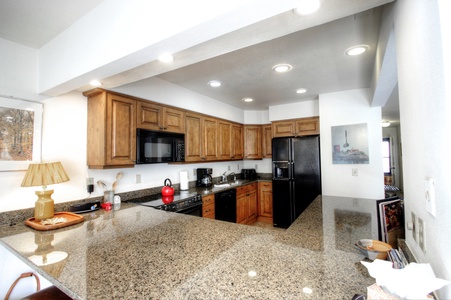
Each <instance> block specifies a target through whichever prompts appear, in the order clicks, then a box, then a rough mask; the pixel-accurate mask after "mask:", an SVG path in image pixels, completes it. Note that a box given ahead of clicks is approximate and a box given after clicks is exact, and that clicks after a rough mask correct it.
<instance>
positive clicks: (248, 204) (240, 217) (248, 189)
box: [236, 182, 258, 225]
mask: <svg viewBox="0 0 451 300" xmlns="http://www.w3.org/2000/svg"><path fill="white" fill-rule="evenodd" d="M257 189H258V185H257V183H256V182H254V183H251V184H247V185H244V186H240V187H238V188H237V189H236V222H237V223H239V224H247V225H252V224H254V223H255V222H256V221H257V213H258V212H257V206H258V205H257Z"/></svg>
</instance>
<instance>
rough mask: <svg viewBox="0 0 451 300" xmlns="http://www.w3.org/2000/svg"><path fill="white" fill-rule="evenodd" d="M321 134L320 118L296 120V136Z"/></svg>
mask: <svg viewBox="0 0 451 300" xmlns="http://www.w3.org/2000/svg"><path fill="white" fill-rule="evenodd" d="M315 134H319V118H318V117H312V118H302V119H298V120H296V136H304V135H315Z"/></svg>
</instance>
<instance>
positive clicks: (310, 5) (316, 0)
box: [294, 0, 321, 16]
mask: <svg viewBox="0 0 451 300" xmlns="http://www.w3.org/2000/svg"><path fill="white" fill-rule="evenodd" d="M320 6H321V1H320V0H303V1H301V3H300V4H299V6H298V7H296V8H295V9H294V12H295V13H296V14H298V15H301V16H305V15H309V14H311V13H314V12H315V11H317V10H318V9H319V7H320Z"/></svg>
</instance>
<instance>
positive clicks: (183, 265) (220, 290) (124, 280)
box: [0, 196, 377, 299]
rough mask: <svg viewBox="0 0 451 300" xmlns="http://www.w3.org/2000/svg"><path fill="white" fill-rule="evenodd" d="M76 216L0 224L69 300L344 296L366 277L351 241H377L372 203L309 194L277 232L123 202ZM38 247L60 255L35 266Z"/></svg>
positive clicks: (362, 288)
mask: <svg viewBox="0 0 451 300" xmlns="http://www.w3.org/2000/svg"><path fill="white" fill-rule="evenodd" d="M84 216H85V221H84V222H83V223H80V224H76V225H73V226H70V227H67V228H62V229H57V230H51V231H37V230H34V229H31V228H28V227H27V226H25V225H23V224H22V223H21V224H16V225H13V226H9V225H2V226H1V228H0V229H1V232H2V238H1V239H0V242H1V243H2V244H4V245H5V246H6V247H7V248H8V249H9V250H11V251H12V252H13V253H14V254H16V255H17V256H18V257H19V258H20V259H21V260H23V261H24V262H25V263H27V264H29V265H30V266H31V267H32V268H33V269H35V270H36V271H37V272H38V273H40V274H42V275H43V276H44V277H46V278H47V279H48V280H49V281H50V282H52V283H53V284H54V285H56V286H57V287H59V288H60V289H61V290H63V291H64V292H65V293H67V294H68V295H69V296H71V297H73V298H75V299H351V298H352V297H353V295H354V294H366V287H367V286H370V285H372V284H373V283H374V282H375V281H374V279H373V278H371V277H370V276H369V275H368V272H367V270H366V268H365V267H364V266H363V265H362V264H361V263H360V261H361V260H363V259H364V257H363V256H362V255H361V254H360V252H358V251H357V250H356V249H354V246H353V245H354V242H355V241H356V240H358V239H362V238H377V216H376V204H375V202H374V201H372V200H367V199H355V198H343V197H330V196H322V197H318V198H317V199H315V201H313V202H312V204H311V205H310V206H309V207H308V208H307V209H306V210H305V211H304V213H302V215H301V216H300V217H299V218H298V219H297V220H296V221H295V222H294V223H293V224H292V226H290V227H289V228H288V229H286V230H285V229H280V228H272V227H268V228H265V227H258V226H248V225H240V224H235V223H229V222H223V221H217V220H211V219H206V218H199V217H194V216H189V215H182V214H175V213H171V212H165V211H159V210H155V209H152V208H149V207H143V206H137V205H134V204H132V203H122V205H121V208H120V209H119V210H117V211H114V210H112V211H105V210H99V211H95V212H91V213H88V214H84ZM38 243H40V245H39V248H38ZM43 249H49V250H48V251H51V250H53V251H63V252H66V253H67V254H68V256H67V258H66V259H65V260H64V261H62V262H58V263H55V264H54V265H50V266H47V267H37V266H35V265H34V264H33V263H32V262H31V261H30V260H29V259H28V257H30V256H32V255H34V254H38V252H42V250H43Z"/></svg>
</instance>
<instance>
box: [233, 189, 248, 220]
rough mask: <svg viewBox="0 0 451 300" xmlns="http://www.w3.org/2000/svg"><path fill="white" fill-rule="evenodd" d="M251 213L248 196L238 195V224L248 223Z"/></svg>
mask: <svg viewBox="0 0 451 300" xmlns="http://www.w3.org/2000/svg"><path fill="white" fill-rule="evenodd" d="M248 212H249V201H247V197H246V194H240V195H238V194H237V195H236V222H237V223H241V224H242V223H246V221H247V216H248Z"/></svg>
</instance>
